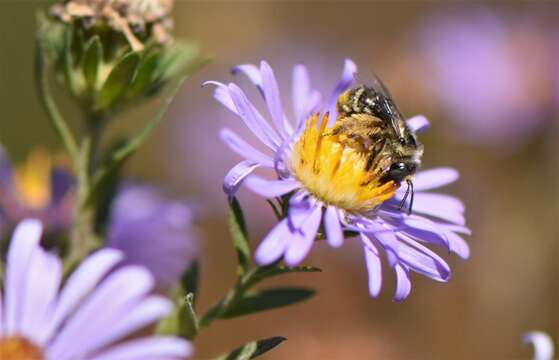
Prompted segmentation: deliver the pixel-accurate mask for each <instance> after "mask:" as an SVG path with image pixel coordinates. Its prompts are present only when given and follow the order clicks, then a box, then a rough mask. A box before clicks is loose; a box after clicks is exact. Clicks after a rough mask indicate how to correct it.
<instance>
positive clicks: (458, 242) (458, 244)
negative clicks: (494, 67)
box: [445, 231, 470, 260]
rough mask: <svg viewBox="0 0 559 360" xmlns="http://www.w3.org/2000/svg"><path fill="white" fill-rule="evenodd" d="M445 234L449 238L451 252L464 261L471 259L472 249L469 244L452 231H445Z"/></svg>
mask: <svg viewBox="0 0 559 360" xmlns="http://www.w3.org/2000/svg"><path fill="white" fill-rule="evenodd" d="M445 234H446V237H447V238H448V244H449V247H450V251H452V252H453V253H455V254H456V255H458V256H460V257H461V258H462V259H464V260H466V259H468V258H469V257H470V247H469V246H468V243H467V242H466V241H465V240H464V239H462V237H460V236H458V235H456V234H455V233H453V232H452V231H445Z"/></svg>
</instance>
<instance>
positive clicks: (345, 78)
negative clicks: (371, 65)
mask: <svg viewBox="0 0 559 360" xmlns="http://www.w3.org/2000/svg"><path fill="white" fill-rule="evenodd" d="M356 71H357V66H356V65H355V63H354V62H353V61H351V60H350V59H345V61H344V70H343V71H342V76H341V78H340V80H339V81H338V83H337V84H336V87H335V88H334V91H332V94H331V95H330V98H329V99H328V103H327V107H326V108H327V109H328V111H330V114H334V112H335V109H336V102H337V101H338V97H339V96H340V95H341V94H342V93H343V92H344V91H346V90H347V89H348V88H349V86H350V85H351V83H352V82H353V80H354V78H355V72H356Z"/></svg>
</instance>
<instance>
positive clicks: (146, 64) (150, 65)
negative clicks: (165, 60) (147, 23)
mask: <svg viewBox="0 0 559 360" xmlns="http://www.w3.org/2000/svg"><path fill="white" fill-rule="evenodd" d="M160 56H161V55H160V52H159V51H158V50H155V51H153V52H148V53H147V54H145V55H144V57H143V58H142V60H141V61H140V64H139V65H138V72H137V73H136V76H135V77H134V80H133V81H132V83H131V84H130V87H129V88H128V90H127V91H126V98H127V99H130V100H133V99H136V98H138V97H140V96H142V95H143V94H144V93H146V92H148V89H149V88H150V87H152V86H154V82H155V79H154V75H155V71H156V69H157V65H158V63H159V61H160Z"/></svg>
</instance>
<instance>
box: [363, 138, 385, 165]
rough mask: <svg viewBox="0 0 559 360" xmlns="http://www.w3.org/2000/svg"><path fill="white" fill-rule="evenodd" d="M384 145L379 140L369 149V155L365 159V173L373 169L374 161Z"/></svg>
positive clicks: (383, 142)
mask: <svg viewBox="0 0 559 360" xmlns="http://www.w3.org/2000/svg"><path fill="white" fill-rule="evenodd" d="M384 144H385V141H384V140H380V141H377V142H376V143H375V145H373V148H372V149H371V154H370V155H369V157H368V158H367V163H366V165H365V171H369V170H371V169H372V168H373V165H374V163H375V160H377V157H378V155H379V154H380V152H381V151H382V149H383V148H384Z"/></svg>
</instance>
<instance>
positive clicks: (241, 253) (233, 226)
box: [229, 197, 250, 276]
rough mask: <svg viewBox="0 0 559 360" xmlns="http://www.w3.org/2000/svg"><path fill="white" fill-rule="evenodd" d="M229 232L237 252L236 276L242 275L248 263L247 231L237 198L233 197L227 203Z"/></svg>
mask: <svg viewBox="0 0 559 360" xmlns="http://www.w3.org/2000/svg"><path fill="white" fill-rule="evenodd" d="M229 232H230V233H231V238H232V240H233V246H234V247H235V251H236V252H237V261H238V262H239V265H238V267H237V274H238V275H239V276H242V275H244V274H245V273H246V272H247V270H248V268H249V262H250V248H249V245H248V240H247V229H246V224H245V219H244V215H243V210H242V208H241V205H240V204H239V201H238V200H237V198H235V197H233V198H232V199H231V201H230V202H229Z"/></svg>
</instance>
